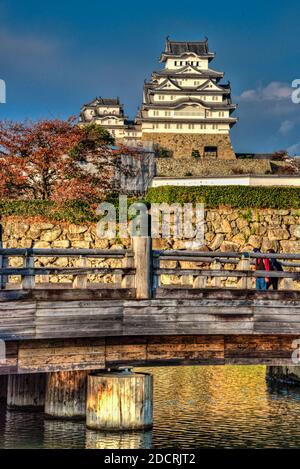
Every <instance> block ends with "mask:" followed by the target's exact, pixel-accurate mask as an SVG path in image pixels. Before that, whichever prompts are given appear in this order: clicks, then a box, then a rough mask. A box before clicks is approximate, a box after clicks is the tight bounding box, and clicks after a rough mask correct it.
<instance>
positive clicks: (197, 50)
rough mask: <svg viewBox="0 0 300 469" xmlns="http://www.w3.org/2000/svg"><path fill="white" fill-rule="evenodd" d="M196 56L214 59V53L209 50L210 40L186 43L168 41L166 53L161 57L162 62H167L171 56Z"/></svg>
mask: <svg viewBox="0 0 300 469" xmlns="http://www.w3.org/2000/svg"><path fill="white" fill-rule="evenodd" d="M190 53H192V54H195V55H197V56H199V57H205V56H207V57H211V58H213V57H214V54H213V53H212V52H209V49H208V39H207V38H206V39H205V40H204V41H196V42H190V41H189V42H186V41H170V40H169V38H167V40H166V46H165V51H164V52H163V53H162V55H161V61H162V62H163V61H165V60H166V59H167V57H170V56H175V57H178V56H181V55H183V54H190Z"/></svg>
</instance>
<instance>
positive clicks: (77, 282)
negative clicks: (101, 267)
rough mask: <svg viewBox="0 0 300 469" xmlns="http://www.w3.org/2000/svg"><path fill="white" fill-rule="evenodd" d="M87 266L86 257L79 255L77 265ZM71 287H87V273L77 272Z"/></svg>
mask: <svg viewBox="0 0 300 469" xmlns="http://www.w3.org/2000/svg"><path fill="white" fill-rule="evenodd" d="M86 266H87V258H86V257H83V256H80V260H79V267H86ZM73 288H80V289H86V288H87V274H78V275H76V276H75V278H74V280H73Z"/></svg>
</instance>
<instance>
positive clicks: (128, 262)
mask: <svg viewBox="0 0 300 469" xmlns="http://www.w3.org/2000/svg"><path fill="white" fill-rule="evenodd" d="M123 267H128V268H132V269H133V268H134V255H133V253H132V252H127V253H126V256H125V257H124V260H123ZM121 288H134V276H133V275H123V278H122V281H121Z"/></svg>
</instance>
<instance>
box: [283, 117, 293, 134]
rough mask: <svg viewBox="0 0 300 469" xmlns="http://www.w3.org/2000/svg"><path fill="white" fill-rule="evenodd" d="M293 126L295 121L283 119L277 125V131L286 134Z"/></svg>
mask: <svg viewBox="0 0 300 469" xmlns="http://www.w3.org/2000/svg"><path fill="white" fill-rule="evenodd" d="M294 127H295V122H293V121H290V120H285V121H283V122H282V123H281V125H280V127H279V132H280V133H281V134H283V135H286V134H288V133H289V132H290V131H291V130H293V128H294Z"/></svg>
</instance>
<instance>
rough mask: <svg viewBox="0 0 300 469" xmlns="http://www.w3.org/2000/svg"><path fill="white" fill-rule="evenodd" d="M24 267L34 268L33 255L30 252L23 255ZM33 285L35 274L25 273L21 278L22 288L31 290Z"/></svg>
mask: <svg viewBox="0 0 300 469" xmlns="http://www.w3.org/2000/svg"><path fill="white" fill-rule="evenodd" d="M24 267H25V268H26V269H34V256H33V255H32V254H29V255H25V258H24ZM34 287H35V275H34V272H33V275H25V276H24V277H23V278H22V288H23V290H32V289H33V288H34Z"/></svg>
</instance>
